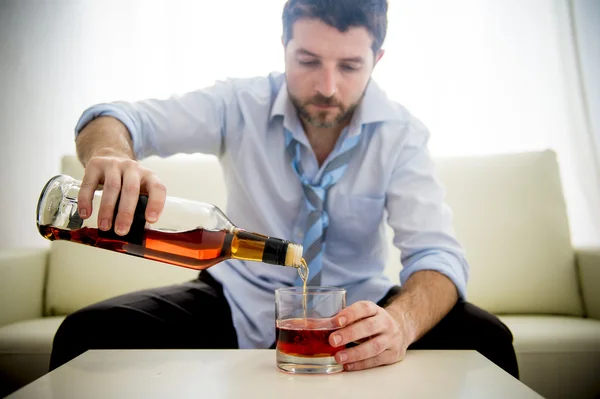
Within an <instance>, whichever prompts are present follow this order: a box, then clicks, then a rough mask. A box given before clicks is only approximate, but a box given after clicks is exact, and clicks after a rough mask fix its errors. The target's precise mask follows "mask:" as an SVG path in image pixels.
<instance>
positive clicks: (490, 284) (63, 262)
mask: <svg viewBox="0 0 600 399" xmlns="http://www.w3.org/2000/svg"><path fill="white" fill-rule="evenodd" d="M436 162H437V165H438V172H439V177H440V179H441V181H442V182H443V183H444V185H445V186H446V188H447V201H448V203H449V204H450V205H451V207H452V208H453V211H454V215H455V227H456V232H457V235H458V238H459V239H460V241H461V242H462V243H463V245H464V247H465V248H466V250H467V256H468V259H469V262H470V264H471V279H470V282H469V285H468V290H469V300H470V301H471V302H473V303H475V304H476V305H478V306H480V307H483V308H484V309H486V310H488V311H490V312H493V313H495V314H497V315H499V316H500V317H501V319H502V320H503V321H504V322H505V323H506V324H507V325H508V326H509V327H510V329H511V330H512V332H513V335H514V344H515V347H516V350H517V356H518V361H519V367H520V371H521V380H522V381H523V382H524V383H525V384H527V385H528V386H530V387H531V388H532V389H534V390H535V391H537V392H539V393H540V394H542V395H543V396H545V397H548V398H594V397H597V396H596V395H600V378H598V377H600V250H598V249H575V248H573V247H572V245H571V242H570V236H569V226H568V221H567V216H566V210H565V204H564V198H563V194H562V189H561V184H560V179H559V169H558V164H557V162H556V158H555V155H554V153H553V152H551V151H544V152H533V153H524V154H511V155H497V156H487V157H474V158H448V159H438V160H436ZM143 163H144V164H145V165H146V166H148V167H150V168H152V169H154V170H156V171H157V172H158V173H159V175H160V176H161V178H162V179H163V180H164V181H165V183H166V184H167V188H168V190H169V195H172V196H179V197H186V198H191V199H196V200H202V201H205V202H211V203H215V204H217V205H219V206H221V207H223V208H224V205H225V199H226V193H225V188H224V184H223V181H222V174H221V169H220V166H219V164H218V162H217V160H216V158H214V157H211V156H200V155H198V156H175V157H171V158H169V159H166V160H163V159H157V158H150V159H147V160H144V161H143ZM62 172H63V173H66V174H69V175H72V176H74V177H77V178H81V176H82V173H83V169H82V167H81V165H80V164H79V162H78V161H77V160H76V159H75V158H74V157H73V156H66V157H64V158H63V163H62ZM50 177H51V176H48V178H50ZM40 190H41V187H40ZM34 213H35V210H33V209H32V215H33V214H34ZM242 227H243V226H242ZM31 228H35V221H34V218H33V217H32V218H31ZM389 259H390V260H389V268H388V269H387V271H386V273H387V274H388V275H389V276H390V277H391V278H392V279H394V280H396V281H397V279H398V277H397V275H398V272H399V270H400V267H401V265H400V262H399V252H398V250H396V249H395V248H390V250H389ZM217 267H218V266H217ZM195 276H196V272H195V271H192V270H188V269H184V268H179V267H175V266H169V265H165V264H162V263H158V262H152V261H147V260H143V259H139V258H134V257H131V256H126V255H120V254H116V253H113V252H110V251H105V250H100V249H96V248H90V247H86V246H83V245H78V244H72V243H66V242H54V243H52V244H51V246H50V248H49V249H24V248H21V249H18V248H15V249H11V250H3V251H0V387H1V389H2V390H3V392H0V396H1V395H2V394H5V393H7V392H9V391H11V390H14V389H16V388H18V387H20V386H22V385H24V384H26V383H29V382H31V381H33V380H34V379H36V378H38V377H40V376H42V375H43V374H44V373H46V372H47V367H48V359H49V354H50V351H51V345H52V339H53V336H54V333H55V331H56V329H57V328H58V325H59V323H60V322H61V321H62V319H63V318H64V315H66V314H68V313H70V312H73V311H75V310H77V309H79V308H81V307H83V306H85V305H88V304H91V303H94V302H96V301H99V300H102V299H104V298H108V297H111V296H114V295H118V294H121V293H125V292H129V291H133V290H137V289H142V288H147V287H153V286H160V285H164V284H169V283H174V282H180V281H184V280H187V279H191V278H194V277H195Z"/></svg>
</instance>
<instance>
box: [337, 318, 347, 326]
mask: <svg viewBox="0 0 600 399" xmlns="http://www.w3.org/2000/svg"><path fill="white" fill-rule="evenodd" d="M346 321H348V320H346V317H344V316H341V317H340V318H339V319H338V323H340V327H344V326H345V325H346Z"/></svg>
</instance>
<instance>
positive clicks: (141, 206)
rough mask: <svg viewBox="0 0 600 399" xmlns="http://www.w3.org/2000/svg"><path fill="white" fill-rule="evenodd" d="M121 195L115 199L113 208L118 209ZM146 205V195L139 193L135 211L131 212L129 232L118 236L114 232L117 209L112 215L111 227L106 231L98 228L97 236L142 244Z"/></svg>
mask: <svg viewBox="0 0 600 399" xmlns="http://www.w3.org/2000/svg"><path fill="white" fill-rule="evenodd" d="M120 199H121V197H119V198H118V199H117V203H116V205H115V209H116V210H118V209H119V201H120ZM147 205H148V196H147V195H140V199H139V200H138V203H137V205H136V207H135V212H134V214H133V222H132V224H131V228H130V229H129V232H128V233H127V234H126V235H124V236H120V235H118V234H117V233H115V230H114V229H115V220H116V218H117V211H115V215H114V217H113V223H112V227H111V229H110V230H108V231H102V230H98V236H99V237H102V238H104V239H108V240H118V241H125V242H128V243H130V244H137V245H142V244H143V243H144V232H145V229H146V217H145V214H146V206H147Z"/></svg>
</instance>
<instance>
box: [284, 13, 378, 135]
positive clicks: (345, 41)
mask: <svg viewBox="0 0 600 399" xmlns="http://www.w3.org/2000/svg"><path fill="white" fill-rule="evenodd" d="M372 43H373V39H372V38H371V35H370V34H369V32H368V31H367V29H366V28H364V27H353V28H350V29H349V30H348V31H347V32H345V33H342V32H340V31H338V30H337V29H336V28H334V27H331V26H329V25H327V24H325V23H324V22H322V21H320V20H318V19H301V20H298V21H296V23H294V26H293V35H292V39H291V40H290V41H289V43H288V45H287V46H286V48H285V69H286V79H287V85H288V92H289V96H290V99H291V101H292V103H293V104H294V105H295V106H296V109H297V110H298V115H299V116H300V118H301V119H302V120H303V121H304V122H306V123H309V124H310V125H312V126H314V127H318V128H332V127H335V126H337V125H338V124H340V123H342V122H344V121H346V120H347V119H348V118H349V117H350V116H351V115H352V112H353V111H354V109H355V108H356V106H357V105H358V103H359V101H360V100H361V98H362V96H363V94H364V91H365V89H366V86H367V83H368V82H369V79H370V77H371V72H372V71H373V67H374V66H375V63H376V62H377V61H378V60H379V58H381V55H382V53H381V52H380V54H377V57H375V56H374V55H373V50H372V49H371V45H372Z"/></svg>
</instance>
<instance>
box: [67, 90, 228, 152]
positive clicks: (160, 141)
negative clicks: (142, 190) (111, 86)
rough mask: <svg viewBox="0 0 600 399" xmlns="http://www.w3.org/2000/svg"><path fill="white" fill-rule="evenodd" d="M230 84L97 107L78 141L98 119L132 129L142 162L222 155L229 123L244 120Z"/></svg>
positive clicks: (81, 123) (82, 122)
mask: <svg viewBox="0 0 600 399" xmlns="http://www.w3.org/2000/svg"><path fill="white" fill-rule="evenodd" d="M232 86H233V84H232V83H231V82H230V81H225V82H218V83H216V84H215V85H214V86H212V87H209V88H205V89H201V90H197V91H194V92H189V93H186V94H183V95H179V96H172V97H170V98H168V99H148V100H143V101H137V102H125V101H117V102H112V103H103V104H97V105H94V106H92V107H90V108H88V109H86V110H85V111H84V112H83V114H82V116H81V117H80V119H79V121H78V123H77V125H76V127H75V136H77V134H79V132H80V131H81V130H82V129H83V128H84V127H85V125H86V124H87V123H89V122H90V121H91V120H93V119H94V118H97V117H100V116H112V117H114V118H116V119H118V120H119V121H121V122H122V123H123V124H124V125H125V126H126V127H127V129H128V130H129V134H130V135H131V139H132V141H133V149H134V154H135V156H136V158H137V159H142V158H145V157H148V156H150V155H158V156H161V157H166V156H169V155H173V154H177V153H197V152H200V153H205V154H214V155H220V153H221V152H222V151H224V148H223V146H224V144H223V143H224V135H225V133H226V127H227V125H228V124H235V123H236V120H237V119H239V115H238V112H237V110H238V107H237V104H236V101H237V100H236V98H235V95H234V90H233V87H232Z"/></svg>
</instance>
